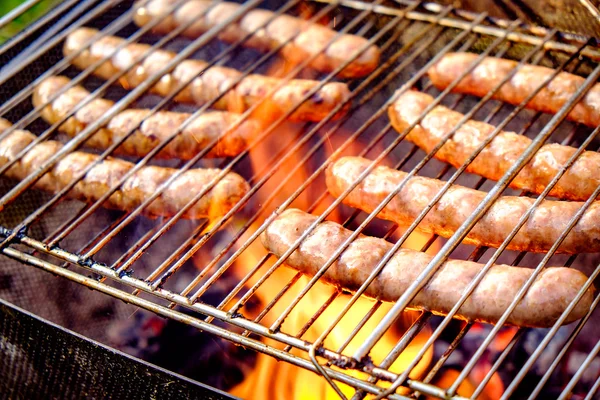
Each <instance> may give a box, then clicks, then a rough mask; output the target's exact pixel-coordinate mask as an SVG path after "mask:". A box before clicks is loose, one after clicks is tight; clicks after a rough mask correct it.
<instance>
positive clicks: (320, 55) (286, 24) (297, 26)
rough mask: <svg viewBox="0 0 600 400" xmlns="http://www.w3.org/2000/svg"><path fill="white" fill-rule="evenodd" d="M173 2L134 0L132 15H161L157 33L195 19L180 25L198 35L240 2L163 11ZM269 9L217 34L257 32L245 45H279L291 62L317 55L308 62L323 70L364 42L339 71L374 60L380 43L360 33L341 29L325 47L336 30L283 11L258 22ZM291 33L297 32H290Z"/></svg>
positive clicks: (355, 70)
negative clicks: (369, 41)
mask: <svg viewBox="0 0 600 400" xmlns="http://www.w3.org/2000/svg"><path fill="white" fill-rule="evenodd" d="M175 2H176V0H152V1H149V2H145V1H144V2H138V4H137V5H136V6H135V14H134V16H133V20H134V22H135V23H136V24H137V25H138V26H144V25H146V24H147V23H148V22H150V20H151V19H152V18H154V17H157V16H160V15H162V16H165V15H166V17H165V18H164V19H162V21H161V22H160V23H159V24H158V25H156V26H155V28H154V29H153V30H154V31H155V32H157V33H162V34H166V33H170V32H171V31H173V30H174V29H175V28H176V27H178V26H180V25H184V24H186V23H189V22H190V21H192V20H193V21H194V23H192V25H191V26H189V27H188V28H186V29H185V30H184V31H183V35H185V36H187V37H190V38H197V37H199V36H200V35H202V34H203V33H204V32H206V31H208V30H209V29H210V28H213V27H214V26H216V25H218V24H219V23H221V22H223V21H224V20H226V19H227V18H229V17H230V16H231V15H232V14H234V13H235V12H237V10H238V9H239V7H240V5H239V4H236V3H230V2H225V1H224V2H220V3H219V4H217V5H214V2H212V1H210V0H189V1H187V2H185V3H184V4H183V5H182V6H180V7H178V8H177V9H176V10H175V11H174V12H173V13H172V14H170V15H169V14H167V13H168V12H169V8H170V7H172V6H173V4H174V3H175ZM211 5H214V7H212V8H211V9H210V10H208V12H206V10H207V9H208V8H209V6H211ZM205 12H206V13H205ZM273 15H274V13H273V12H272V11H267V10H258V9H257V10H251V11H249V12H248V13H246V14H245V15H244V16H243V17H242V18H241V19H240V20H239V21H238V22H236V23H233V24H231V25H230V26H228V27H227V28H226V29H224V30H223V31H222V32H221V34H220V35H219V38H220V39H222V40H224V41H226V42H236V41H238V40H241V39H243V38H244V37H246V36H247V35H249V34H252V33H253V32H257V33H256V34H254V35H252V36H251V38H250V39H249V40H248V41H246V42H245V43H244V45H246V46H248V47H252V48H257V49H259V50H263V51H266V50H271V49H274V48H275V47H277V46H279V45H284V46H283V48H282V50H281V53H282V56H283V57H284V58H285V59H287V60H289V61H291V62H293V63H295V64H299V63H300V62H302V61H304V60H306V59H307V58H309V57H311V56H314V55H317V57H316V58H315V59H314V60H313V61H312V62H311V63H310V64H309V65H310V66H311V67H312V68H314V69H316V70H318V71H322V72H332V71H335V69H336V68H338V67H340V66H341V65H343V64H344V63H345V62H348V61H350V60H352V58H351V57H352V55H353V54H354V53H355V52H356V51H358V50H360V49H361V48H362V47H366V50H365V51H364V52H363V53H361V54H360V55H359V56H358V57H357V58H356V59H355V60H352V61H351V62H350V64H348V66H346V67H345V68H344V69H343V70H342V71H340V73H339V76H341V77H347V78H355V77H360V76H365V75H368V74H369V73H371V72H373V70H374V69H375V68H376V67H377V65H378V64H379V57H380V50H379V48H378V47H377V46H375V45H371V46H367V44H368V41H367V39H365V38H362V37H360V36H356V35H341V36H340V37H339V38H338V39H336V40H335V41H334V42H333V43H331V45H330V46H328V47H326V46H327V43H329V42H330V41H331V40H333V38H334V37H335V35H336V34H337V32H336V31H334V30H331V29H329V28H327V27H326V26H323V25H319V24H313V23H310V22H308V21H305V20H302V19H300V18H296V17H292V16H289V15H285V14H284V15H280V16H277V17H276V18H274V19H273V21H272V22H270V23H268V24H267V25H266V26H265V27H264V28H260V27H261V26H263V25H265V23H267V21H268V20H269V19H270V18H272V17H273ZM294 35H297V36H296V37H295V38H293V37H294ZM290 40H291V41H290ZM287 42H289V43H287Z"/></svg>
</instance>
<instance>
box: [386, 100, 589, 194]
mask: <svg viewBox="0 0 600 400" xmlns="http://www.w3.org/2000/svg"><path fill="white" fill-rule="evenodd" d="M433 101H434V99H433V97H431V96H430V95H428V94H425V93H420V92H416V91H412V90H410V91H407V92H405V93H403V94H402V95H400V97H398V99H397V100H396V101H395V102H394V104H392V105H391V106H390V107H389V109H388V115H389V117H390V120H391V122H392V125H393V126H394V128H395V129H396V130H397V131H398V132H403V131H404V130H405V129H407V128H408V127H409V126H410V125H411V124H413V123H414V122H416V121H417V120H418V118H419V116H420V115H421V114H422V113H423V112H424V111H425V109H426V108H427V107H429V105H430V104H431V103H433ZM463 117H464V115H463V114H461V113H459V112H456V111H454V110H451V109H449V108H446V107H444V106H437V107H435V108H433V109H432V110H431V111H430V112H429V113H428V114H427V115H426V116H425V117H424V118H423V119H422V120H421V121H420V122H419V123H418V124H417V125H416V126H415V127H414V128H413V129H412V130H411V131H410V132H409V134H408V135H407V136H406V138H407V139H408V140H410V141H411V142H413V143H415V144H416V145H417V146H419V147H420V148H421V149H422V150H423V151H426V152H430V151H432V150H433V148H434V147H435V146H437V145H438V144H439V143H440V142H441V141H442V140H443V139H444V138H445V137H446V136H447V135H448V134H449V133H450V132H451V131H452V129H453V128H454V127H456V126H457V125H458V124H459V122H460V121H461V120H462V118H463ZM495 129H496V128H495V127H494V126H492V125H489V124H486V123H485V122H480V121H474V120H469V121H467V122H465V123H464V124H463V125H462V126H460V127H459V128H458V129H457V130H456V132H454V134H453V135H452V136H451V137H450V138H449V139H448V140H447V141H446V142H445V143H444V145H443V146H442V147H441V148H440V149H439V150H438V151H437V152H436V154H435V156H434V157H435V158H437V159H438V160H441V161H444V162H447V163H448V164H450V165H453V166H454V167H456V168H459V167H461V166H462V165H463V164H464V163H466V162H467V161H468V160H469V158H470V157H471V156H472V154H473V153H474V152H475V150H476V149H477V148H478V147H479V146H480V145H481V144H482V143H483V142H484V141H485V140H486V138H487V137H488V136H490V135H491V134H492V132H493V131H494V130H495ZM530 144H531V139H529V138H527V137H525V136H522V135H518V134H516V133H514V132H498V134H497V135H496V136H495V137H494V139H493V140H492V141H491V142H490V143H489V144H488V145H487V146H486V147H485V148H484V149H483V150H482V151H481V153H480V154H479V155H478V156H477V157H476V158H475V160H473V161H472V162H471V163H470V164H469V165H468V167H467V169H466V170H467V172H471V173H474V174H478V175H481V176H483V177H485V178H488V179H493V180H499V179H500V178H501V177H502V176H503V175H504V174H505V173H506V171H508V169H509V168H510V167H511V166H512V165H514V164H515V162H516V161H517V159H518V158H519V157H520V156H521V155H522V154H523V152H524V151H525V150H526V149H527V147H529V145H530ZM576 151H577V149H575V148H573V147H569V146H562V145H560V144H547V145H545V146H543V147H542V148H541V149H540V150H538V152H537V153H536V154H535V156H534V157H533V158H532V159H531V161H529V163H527V164H526V165H525V166H524V167H523V169H522V170H521V171H520V172H519V174H518V175H517V176H516V177H515V179H513V180H512V181H511V184H510V187H512V188H515V189H524V190H527V191H529V192H532V193H536V194H539V193H541V192H542V191H543V190H544V189H545V188H546V186H547V185H548V184H549V183H550V181H552V179H554V177H555V176H556V175H557V174H558V172H559V170H560V169H561V167H562V166H563V165H565V164H566V162H567V161H568V160H569V158H570V157H571V156H572V155H573V154H574V153H575V152H576ZM598 185H600V154H598V153H596V152H594V151H585V152H583V153H582V154H581V155H580V156H579V158H578V159H577V160H576V161H575V163H573V164H572V165H571V167H570V168H569V169H568V170H567V171H566V172H565V174H564V175H563V176H562V177H561V178H560V180H559V181H558V182H557V183H556V185H555V186H554V187H553V188H552V190H551V191H550V196H555V197H559V198H564V199H569V200H583V201H585V200H587V199H588V198H589V197H590V196H591V195H592V193H593V192H594V190H596V188H597V187H598Z"/></svg>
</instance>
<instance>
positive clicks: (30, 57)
mask: <svg viewBox="0 0 600 400" xmlns="http://www.w3.org/2000/svg"><path fill="white" fill-rule="evenodd" d="M148 1H149V0H148ZM112 6H113V4H112V3H111V2H103V3H101V4H100V5H98V6H97V7H96V8H95V9H94V10H93V11H91V12H89V13H87V14H85V15H84V16H82V17H81V18H79V19H78V20H77V21H75V22H74V23H73V24H71V26H70V27H69V28H68V29H66V30H64V31H63V32H61V33H60V34H58V35H56V36H55V37H54V38H53V39H51V40H50V41H48V42H46V44H45V45H44V46H42V47H40V48H38V49H37V50H36V51H35V52H33V53H30V54H26V57H24V58H22V60H20V63H19V65H18V68H17V67H15V68H13V69H12V70H11V71H10V73H9V72H7V71H3V74H2V77H1V78H0V85H1V84H4V83H6V82H7V81H8V80H9V79H10V78H12V77H13V76H14V75H15V74H16V73H17V72H19V71H20V70H22V69H23V68H24V67H26V66H29V65H30V64H31V63H32V62H33V61H35V60H36V59H38V58H40V57H41V56H42V55H43V54H44V53H45V52H47V51H48V50H49V49H51V48H53V47H54V46H56V45H57V44H58V43H59V42H60V41H62V40H64V39H65V37H67V36H68V35H69V34H70V33H71V32H73V31H75V30H76V29H78V28H79V27H80V26H82V25H84V24H86V23H88V22H89V21H91V20H92V19H94V18H96V17H98V16H99V15H101V14H102V13H104V12H106V11H107V10H108V9H110V8H111V7H112ZM129 19H131V11H129V12H126V13H124V14H122V15H121V16H119V17H118V18H117V19H116V20H114V21H113V22H112V23H111V24H110V25H109V26H107V27H106V28H105V32H108V31H109V30H112V29H115V28H118V29H121V28H122V27H123V26H125V25H126V24H127V22H128V21H129ZM118 29H115V30H118ZM99 37H100V34H99V35H98V36H97V37H95V38H94V39H97V38H99ZM92 40H93V39H92ZM91 43H92V41H91V40H90V42H87V43H86V46H89V45H90V44H91ZM84 49H85V47H84V48H82V49H81V50H80V51H78V52H76V53H74V54H72V55H71V56H68V57H65V58H63V59H62V60H60V61H59V62H58V63H56V64H55V65H53V66H52V67H50V68H49V69H48V70H47V71H46V72H44V73H43V74H42V75H40V76H39V77H38V78H37V79H35V80H34V81H33V82H32V83H30V84H29V85H27V86H26V87H25V88H23V89H22V90H21V91H19V92H18V93H17V94H15V95H14V96H13V97H11V98H10V99H7V101H5V102H3V103H2V104H1V105H0V115H5V114H6V113H7V112H8V111H10V110H11V109H13V108H15V107H17V106H18V105H19V103H22V102H23V101H24V100H26V99H27V98H28V97H29V96H31V93H32V92H33V90H34V88H35V86H37V85H38V84H39V83H40V82H42V80H44V79H46V78H47V77H49V76H52V75H55V74H58V73H60V72H62V71H64V70H65V69H66V68H68V66H69V65H70V61H72V60H73V59H74V58H75V57H76V56H77V55H79V54H81V52H82V51H84ZM29 122H31V121H27V122H26V120H25V119H24V118H22V119H21V120H19V121H17V122H15V123H14V124H13V127H11V128H10V129H18V128H23V127H25V126H26V125H27V124H28V123H29ZM7 131H8V130H7ZM7 134H8V133H6V131H5V132H2V135H0V138H4V137H5V136H6V135H7Z"/></svg>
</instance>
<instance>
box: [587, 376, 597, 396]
mask: <svg viewBox="0 0 600 400" xmlns="http://www.w3.org/2000/svg"><path fill="white" fill-rule="evenodd" d="M598 389H600V376H598V379H596V382H595V383H594V386H592V388H591V389H590V391H589V392H588V394H587V395H586V396H585V399H584V400H592V399H593V398H594V395H595V394H596V392H597V391H598Z"/></svg>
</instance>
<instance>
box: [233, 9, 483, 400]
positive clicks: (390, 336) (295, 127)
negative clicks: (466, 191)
mask: <svg viewBox="0 0 600 400" xmlns="http://www.w3.org/2000/svg"><path fill="white" fill-rule="evenodd" d="M304 11H305V12H307V13H308V12H309V11H307V10H304ZM292 67H293V66H292V65H290V64H286V63H283V64H281V63H280V64H276V65H275V66H274V70H273V71H272V75H274V76H281V73H282V71H283V72H286V71H288V70H289V69H290V68H292ZM267 103H268V102H267ZM252 117H253V118H255V119H259V120H262V121H264V122H268V123H266V124H265V126H268V125H269V123H270V122H272V121H273V116H272V114H271V111H270V109H269V106H268V104H267V105H264V106H263V107H259V108H258V109H257V110H256V111H255V112H254V113H253V115H252ZM303 131H304V130H303V126H301V125H300V124H291V123H284V124H281V126H279V127H277V128H276V129H275V131H274V132H272V133H271V134H270V135H268V137H267V138H266V140H264V141H263V142H262V143H260V144H259V145H257V146H256V147H255V148H254V149H252V151H251V152H250V154H249V156H250V157H249V158H250V163H251V166H252V170H253V171H254V172H255V173H258V172H259V171H265V173H266V171H270V170H271V168H266V163H268V162H270V161H271V160H272V159H273V158H274V155H275V154H276V153H277V152H279V151H281V150H282V149H284V148H285V147H286V146H287V145H288V144H293V143H294V142H295V141H296V140H297V139H296V137H297V134H298V133H301V132H302V133H305V132H303ZM336 144H337V143H330V142H328V143H326V145H325V146H324V148H325V150H323V151H322V152H324V153H329V154H331V152H332V151H333V149H334V148H336ZM353 146H355V148H354V149H349V150H355V151H349V152H350V153H352V154H359V153H360V150H361V147H360V144H354V145H353ZM329 154H320V155H317V157H322V159H321V160H320V161H321V162H322V160H324V159H325V157H326V156H328V155H329ZM305 155H306V149H300V150H299V151H297V152H295V153H293V154H291V155H289V156H288V157H287V159H286V160H285V162H283V163H282V164H281V165H279V166H278V167H277V169H276V171H275V174H274V175H273V176H271V177H270V178H269V179H268V180H267V181H266V182H265V184H264V186H263V187H262V188H261V189H260V191H259V192H258V193H257V197H259V198H260V201H261V208H262V212H263V218H259V219H258V220H257V221H255V222H254V224H253V226H252V227H250V229H248V230H247V231H246V233H245V234H244V236H243V237H242V238H240V243H244V242H246V241H247V240H248V238H249V236H250V235H251V233H253V232H256V229H257V228H258V227H259V226H261V225H262V223H263V222H264V216H268V215H270V214H271V212H272V211H273V210H274V209H275V207H277V206H279V205H280V204H281V203H282V202H283V201H285V199H287V198H289V196H290V195H292V194H293V193H294V192H296V191H297V190H298V188H299V187H300V186H301V185H302V184H303V183H304V182H306V180H307V178H308V177H309V175H310V171H309V169H308V168H307V167H305V166H304V165H303V164H304V163H305V162H304V156H305ZM300 165H302V167H301V168H298V166H300ZM258 175H259V176H258V177H255V180H258V179H260V178H262V176H261V174H260V173H258ZM319 184H320V185H321V186H319ZM276 190H278V193H275V191H276ZM323 190H325V187H324V185H323V183H322V182H319V181H316V182H315V183H312V184H311V186H310V187H309V188H308V190H304V191H303V192H302V193H301V194H300V195H299V196H298V197H297V198H296V199H295V200H294V201H293V203H292V204H290V205H289V207H294V208H299V209H302V210H308V209H309V208H310V207H311V205H313V203H314V202H315V200H316V199H317V198H318V197H319V196H320V195H321V193H322V192H323ZM271 195H275V196H276V197H275V201H272V202H271V203H270V204H265V201H266V200H265V199H266V198H267V196H271ZM330 202H331V199H330V198H328V199H326V201H323V202H321V204H319V205H318V206H317V208H316V209H315V210H313V213H314V214H320V213H321V212H323V211H324V210H325V208H326V207H327V206H328V205H329V204H331V203H330ZM328 219H330V220H340V218H338V214H337V213H336V211H334V213H332V214H330V216H329V217H328ZM395 235H398V233H395ZM429 238H430V236H429V235H425V234H421V233H419V232H414V233H413V234H411V235H410V236H409V238H408V240H407V241H406V242H405V243H404V247H408V248H412V249H416V250H420V249H421V247H422V246H423V245H424V244H425V243H426V242H427V240H428V239H429ZM439 247H440V245H439V244H438V243H434V245H432V246H430V248H429V250H428V252H431V253H435V252H437V251H438V250H439ZM266 254H267V252H266V250H265V249H264V248H263V246H262V245H261V243H260V241H259V240H256V241H254V242H253V243H252V244H251V245H250V246H249V247H248V248H247V249H246V250H245V251H244V252H243V253H242V254H240V256H239V257H238V258H237V260H236V263H235V266H234V269H235V272H236V274H238V276H239V277H240V279H241V278H244V277H246V275H247V274H248V273H249V272H250V271H251V270H252V269H253V268H255V266H256V265H258V263H259V262H260V260H261V259H262V258H263V257H264V256H265V255H266ZM274 262H275V259H274V257H271V258H270V259H269V260H268V261H267V262H266V263H265V264H264V265H262V266H261V268H260V269H259V270H258V271H257V272H256V273H255V274H254V275H253V276H252V277H250V278H249V280H248V282H247V285H249V286H253V285H254V284H255V283H256V282H257V281H258V279H259V278H260V277H263V276H264V275H265V274H266V272H267V271H268V270H269V269H270V268H271V266H272V265H273V263H274ZM296 274H297V272H296V271H294V270H292V269H290V268H288V267H286V266H282V267H280V268H278V269H277V270H275V272H274V273H273V274H272V275H271V276H270V277H269V278H268V279H267V280H266V281H265V282H264V283H263V284H262V285H261V286H260V287H259V288H258V290H257V291H256V293H255V294H254V295H255V296H256V297H257V298H258V299H260V300H261V303H262V304H263V306H265V305H267V304H269V303H270V302H271V301H272V300H273V299H274V298H275V296H277V295H278V293H280V291H281V290H282V289H283V288H284V287H285V286H286V285H288V284H289V282H290V281H291V280H292V279H294V277H295V276H296ZM309 279H310V278H309V277H305V276H302V277H300V278H299V279H298V280H297V281H296V282H295V283H294V284H293V285H291V286H290V287H289V289H288V290H287V291H286V292H285V294H283V295H282V297H281V298H280V299H279V300H278V301H277V302H276V303H275V305H274V306H273V307H272V309H271V310H270V311H269V312H268V313H267V314H266V315H264V316H263V318H262V319H261V320H260V323H261V324H262V325H264V326H271V325H272V324H273V323H274V322H275V321H276V320H277V318H278V317H279V316H280V315H281V314H282V313H283V312H284V310H285V309H286V308H287V307H288V306H289V304H290V303H291V302H292V300H293V299H295V298H296V297H297V296H298V294H299V293H300V292H301V291H302V290H303V289H304V288H305V287H306V285H307V283H308V281H309ZM333 295H335V289H334V288H332V287H331V286H328V285H326V284H324V283H321V282H317V283H316V284H315V285H314V286H313V287H312V288H311V289H310V290H309V291H308V292H307V294H306V295H305V296H304V297H303V299H302V300H301V301H300V302H299V303H298V304H297V305H296V307H294V309H293V310H292V311H291V313H290V314H289V316H288V317H287V318H286V319H285V321H284V322H283V324H282V325H281V328H280V330H281V331H282V332H285V333H287V334H290V335H293V336H297V335H298V334H299V332H301V330H302V329H303V327H305V325H306V324H307V322H309V321H310V320H311V318H312V317H313V316H314V315H315V314H316V313H317V311H318V310H319V309H320V308H321V307H322V306H323V305H324V304H325V303H326V302H327V301H328V299H330V298H331V296H333ZM349 299H350V296H348V295H342V294H340V295H337V297H335V299H334V300H333V301H332V302H331V304H329V306H328V307H327V308H326V309H325V311H324V312H323V314H322V315H320V316H319V317H318V318H317V319H316V320H315V321H314V322H313V323H312V325H311V326H310V327H309V328H308V329H307V330H306V332H305V333H304V334H303V335H301V338H302V339H304V340H307V341H309V342H314V341H315V340H317V339H318V338H319V337H320V336H321V334H322V333H323V332H324V331H325V330H326V329H327V328H328V327H329V325H330V324H331V323H332V322H333V321H334V320H335V319H336V317H337V316H338V315H339V314H340V312H341V311H342V310H343V308H344V307H345V306H346V305H347V303H348V301H349ZM234 302H235V301H232V303H231V304H229V305H227V306H226V307H225V309H228V307H231V306H232V305H233V303H234ZM374 304H375V302H374V300H371V299H367V298H364V297H363V298H359V299H358V301H357V302H356V303H355V304H354V305H353V306H352V308H351V309H350V310H349V312H347V313H346V314H345V316H344V318H342V319H341V321H340V322H339V323H338V324H337V325H336V326H335V328H334V329H333V330H332V332H331V333H330V334H329V335H328V337H327V338H326V340H325V342H324V346H325V347H326V348H328V349H331V350H334V351H337V350H338V349H339V348H340V346H342V345H343V344H344V343H345V341H346V340H347V339H348V337H349V336H350V334H351V332H352V331H353V330H354V329H355V328H356V327H357V325H358V323H359V321H360V320H361V319H362V318H363V317H364V316H365V315H366V314H367V313H368V312H369V311H370V310H371V309H372V307H373V306H374ZM390 308H391V304H382V305H380V306H379V308H378V309H377V310H376V311H375V312H374V313H373V315H372V316H371V318H369V320H368V321H367V323H366V324H365V325H364V326H363V327H362V328H361V329H360V330H359V331H358V332H357V333H356V335H355V337H354V338H353V339H352V340H351V341H350V342H349V343H348V345H347V346H346V348H345V349H344V351H343V354H345V355H352V354H353V353H354V351H355V350H356V349H357V348H358V347H359V346H360V345H361V344H362V343H363V342H364V341H365V340H366V338H367V337H368V336H369V334H370V333H371V332H372V331H373V329H374V328H375V327H376V326H377V324H378V323H379V322H380V321H381V319H382V318H383V317H384V315H386V314H387V312H388V311H389V309H390ZM240 311H241V312H242V313H243V314H244V315H245V316H246V317H248V318H255V317H256V316H257V315H256V312H257V311H256V310H254V311H253V310H250V309H242V310H240ZM253 313H254V315H253ZM418 315H419V312H413V311H409V312H405V313H404V314H403V315H402V317H401V318H400V320H399V321H398V322H397V323H396V325H395V327H394V329H390V330H389V331H388V332H387V333H386V335H385V336H384V337H383V338H382V339H381V340H380V341H379V342H378V343H377V345H376V346H375V347H374V348H373V349H372V351H371V353H370V354H369V355H370V357H371V359H372V360H373V362H374V363H375V364H376V365H379V364H380V363H381V361H382V360H383V359H384V358H385V357H386V356H387V355H388V354H389V353H390V351H391V350H392V348H393V347H394V346H395V345H396V344H397V342H398V340H399V339H400V338H401V337H402V335H403V334H404V332H405V331H406V330H407V329H408V328H409V327H410V326H411V324H412V323H413V322H414V320H415V319H416V317H417V316H418ZM430 335H431V329H430V327H429V326H426V327H425V328H424V329H423V330H422V331H421V332H420V333H419V335H417V336H416V338H414V339H413V340H412V342H411V343H410V344H409V345H408V347H407V348H406V349H405V351H404V352H402V353H401V354H400V356H399V357H398V358H397V360H396V361H395V362H394V363H393V364H392V366H391V367H390V368H389V370H390V371H392V372H395V373H402V372H404V371H405V369H406V366H407V365H408V364H409V363H411V362H412V361H413V360H414V358H415V356H416V354H417V353H418V352H419V351H420V350H421V349H422V348H423V346H424V344H425V342H426V341H427V339H428V338H429V337H430ZM263 342H264V343H265V344H267V345H269V346H272V347H275V348H278V349H283V346H282V344H281V343H279V342H275V341H273V340H269V339H263ZM291 354H293V355H296V356H299V357H303V358H305V359H307V355H306V354H305V353H304V352H300V351H297V350H296V349H292V350H291ZM432 358H433V348H432V347H430V348H429V349H428V351H427V352H426V353H425V355H424V357H423V358H422V360H421V361H420V362H419V363H418V364H417V366H416V367H415V368H414V369H413V370H412V371H411V372H410V375H409V376H410V378H412V379H422V378H423V377H424V375H425V374H426V372H427V371H428V368H429V367H430V365H431V361H432ZM321 362H323V360H321ZM331 368H333V369H336V368H337V367H335V366H332V367H331ZM344 372H345V373H346V374H350V375H352V376H354V377H356V378H359V379H363V380H367V379H368V378H369V376H368V375H367V374H365V373H363V372H360V371H354V370H352V371H350V370H345V371H344ZM338 385H339V387H340V388H341V390H342V391H343V393H344V395H345V396H347V397H352V395H353V394H354V393H355V389H354V388H352V387H350V386H347V385H344V384H341V383H339V382H338ZM378 385H380V386H384V387H385V386H389V383H387V382H378ZM471 386H472V385H471ZM471 386H468V382H467V386H465V385H461V387H460V389H459V393H460V394H462V395H468V394H469V393H472V391H473V389H472V388H471ZM402 390H403V389H400V390H398V392H399V393H405V394H408V393H407V392H403V391H402ZM231 394H233V395H235V396H238V397H241V398H244V399H260V400H267V399H280V398H286V399H292V400H295V399H298V400H299V399H315V398H318V399H337V398H339V396H338V395H337V393H336V392H335V391H334V390H333V388H332V387H330V386H329V384H328V383H327V381H326V380H325V379H324V378H323V377H321V376H319V375H317V374H315V373H313V372H311V371H308V370H306V369H303V368H301V367H297V366H295V365H293V364H291V363H287V362H279V361H278V360H276V359H275V358H274V357H272V356H268V355H265V354H262V353H259V354H258V359H257V363H256V366H255V368H254V369H253V371H252V372H250V373H249V375H247V376H246V379H245V380H244V381H243V382H242V383H241V384H240V385H238V386H236V387H234V388H233V389H232V390H231ZM367 398H369V397H367Z"/></svg>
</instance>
